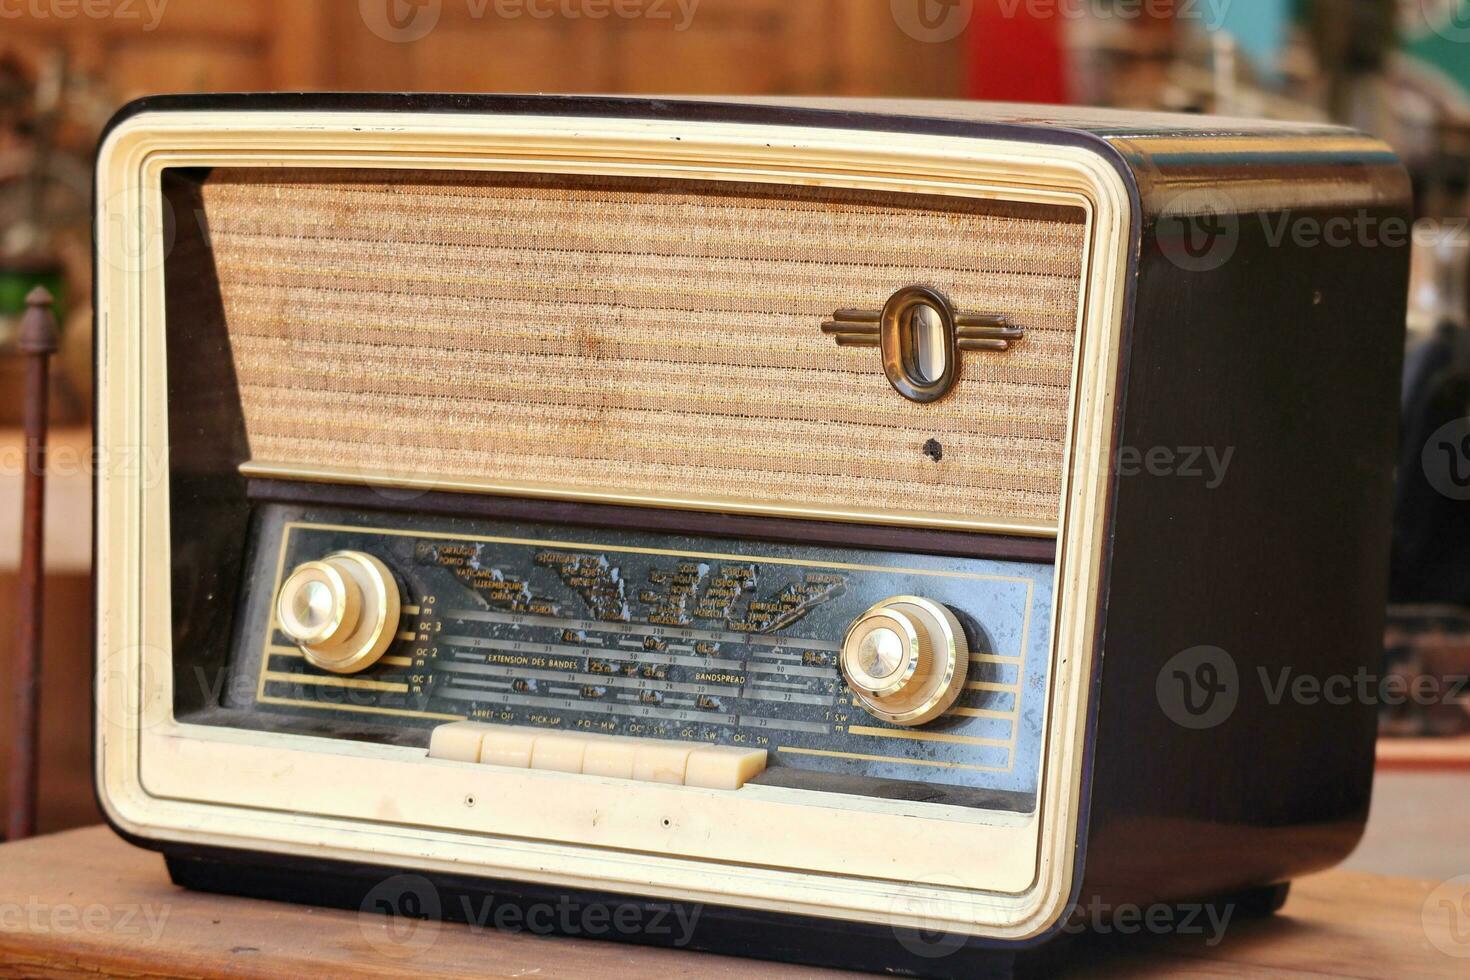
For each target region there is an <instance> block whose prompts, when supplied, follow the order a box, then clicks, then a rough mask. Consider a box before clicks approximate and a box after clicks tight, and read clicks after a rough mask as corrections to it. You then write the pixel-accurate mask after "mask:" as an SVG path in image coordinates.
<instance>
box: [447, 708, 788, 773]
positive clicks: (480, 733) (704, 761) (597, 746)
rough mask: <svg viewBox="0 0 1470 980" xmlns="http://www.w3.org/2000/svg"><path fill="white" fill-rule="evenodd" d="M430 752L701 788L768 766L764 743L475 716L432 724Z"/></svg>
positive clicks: (451, 757) (466, 759) (453, 758)
mask: <svg viewBox="0 0 1470 980" xmlns="http://www.w3.org/2000/svg"><path fill="white" fill-rule="evenodd" d="M429 758H431V759H446V760H449V761H453V762H478V763H481V764H483V765H494V766H508V767H510V768H514V769H538V770H542V771H545V772H571V773H580V774H582V775H584V776H608V777H612V778H614V779H634V780H638V781H640V782H649V783H666V784H668V785H671V786H697V787H700V788H702V789H739V788H740V787H742V786H744V785H745V784H746V783H747V782H749V781H750V780H751V779H754V778H755V777H756V776H758V775H760V774H761V773H762V772H764V771H765V768H766V750H765V749H742V748H740V747H738V746H731V745H688V744H685V743H683V742H667V741H663V740H661V739H653V738H622V737H618V736H612V735H582V734H579V733H575V732H548V731H543V730H541V729H536V728H513V727H508V726H502V725H485V724H481V723H480V722H474V721H456V722H451V723H449V724H447V725H440V726H439V727H438V728H436V729H434V732H433V734H432V735H431V736H430V738H429Z"/></svg>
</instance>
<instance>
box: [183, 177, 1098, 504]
mask: <svg viewBox="0 0 1470 980" xmlns="http://www.w3.org/2000/svg"><path fill="white" fill-rule="evenodd" d="M203 201H204V210H205V217H206V220H207V222H208V233H209V239H210V243H211V246H212V254H213V257H214V262H215V266H216V274H217V276H218V283H219V294H220V295H219V302H220V303H221V304H222V307H223V313H224V317H225V320H226V323H227V325H228V334H229V343H230V347H231V351H232V356H233V359H234V364H235V370H236V375H237V380H238V384H239V388H240V393H241V399H242V402H243V407H244V418H245V427H246V433H247V436H248V439H249V443H250V451H251V455H252V458H253V460H254V461H256V462H267V463H284V464H298V465H310V466H325V467H332V468H350V469H356V470H358V471H373V472H379V473H386V474H407V475H423V474H446V475H453V476H458V477H465V478H484V479H489V480H494V481H496V482H502V483H504V482H513V483H530V484H540V485H547V484H550V485H556V486H564V487H568V488H572V489H576V490H603V489H614V490H619V491H631V492H637V493H644V494H650V495H655V496H661V497H669V498H675V499H685V498H690V497H717V498H734V499H740V500H745V501H752V502H762V503H774V504H777V505H781V506H818V507H825V508H843V509H857V510H862V511H867V512H882V513H888V514H918V513H923V514H933V515H940V516H943V517H952V518H959V519H968V518H975V517H981V516H984V517H996V518H1006V519H1019V520H1029V521H1041V522H1046V521H1052V520H1054V519H1055V518H1056V515H1057V510H1058V501H1059V494H1060V487H1061V482H1062V473H1061V467H1062V455H1063V442H1064V436H1065V428H1066V423H1067V415H1068V407H1069V401H1070V399H1069V394H1070V383H1071V372H1072V360H1073V350H1074V342H1075V328H1076V319H1077V307H1078V303H1079V297H1080V290H1081V285H1080V284H1081V276H1082V261H1083V252H1084V238H1085V233H1086V229H1085V224H1084V216H1083V213H1082V212H1081V210H1080V209H1075V208H1061V207H1050V206H1040V205H1015V204H1005V203H998V202H987V201H981V200H974V199H969V198H958V197H940V196H924V197H919V196H914V195H899V194H893V193H881V192H873V191H861V190H846V189H831V188H807V187H793V186H782V185H759V184H731V183H722V182H690V181H677V180H657V179H636V178H627V179H623V178H607V177H568V176H564V175H554V176H548V175H520V174H511V175H506V174H475V173H463V172H453V173H446V172H414V171H384V172H378V171H349V172H333V171H321V170H315V171H313V170H269V169H239V170H218V171H216V172H214V173H213V174H212V175H211V176H210V178H209V179H208V181H207V182H206V184H205V187H204V189H203ZM913 283H926V284H929V285H933V286H936V287H938V288H939V289H941V290H942V291H944V292H945V293H947V294H948V295H949V296H950V298H951V299H952V300H953V301H954V303H955V305H956V307H957V308H959V309H961V310H966V311H977V312H980V311H984V312H1000V313H1006V314H1009V315H1011V316H1012V317H1014V318H1015V319H1016V321H1017V322H1018V323H1020V324H1021V325H1022V326H1023V327H1025V328H1026V331H1027V335H1026V338H1025V340H1024V341H1022V342H1021V343H1019V344H1018V345H1016V346H1015V347H1013V349H1012V350H1010V351H1009V352H1005V353H967V354H965V355H964V365H963V375H962V380H961V381H960V383H959V385H958V386H957V388H956V390H955V391H954V392H953V393H952V394H951V395H950V396H948V397H947V398H945V399H943V400H941V401H939V402H937V403H934V404H930V405H916V404H913V403H911V402H908V401H906V400H905V399H904V398H902V397H900V396H899V395H898V394H897V393H896V392H894V391H893V390H892V388H890V387H889V385H888V382H887V380H886V379H885V377H884V375H883V371H882V368H881V366H880V364H879V358H878V352H877V350H876V349H873V348H839V347H837V346H836V345H835V344H834V343H833V342H832V340H831V338H829V337H826V336H824V335H823V334H822V333H821V332H820V329H819V328H820V324H821V321H822V320H823V319H824V318H826V317H828V316H829V315H830V314H831V313H832V311H833V310H835V309H837V308H839V307H864V308H871V309H878V308H881V307H882V305H883V303H884V301H885V300H886V299H887V297H888V296H889V295H890V294H891V293H892V292H893V291H894V290H896V289H898V288H900V287H903V286H906V285H910V284H913ZM931 439H933V440H937V441H938V442H939V443H940V444H941V445H942V447H943V458H942V459H941V460H940V461H938V462H935V461H933V460H931V459H930V458H929V457H928V456H926V455H925V453H924V447H925V444H926V443H927V442H929V440H931Z"/></svg>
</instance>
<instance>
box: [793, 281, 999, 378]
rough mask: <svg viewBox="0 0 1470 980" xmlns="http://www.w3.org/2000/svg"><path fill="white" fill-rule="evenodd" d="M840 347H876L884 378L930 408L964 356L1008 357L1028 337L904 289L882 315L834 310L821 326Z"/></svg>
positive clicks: (927, 293)
mask: <svg viewBox="0 0 1470 980" xmlns="http://www.w3.org/2000/svg"><path fill="white" fill-rule="evenodd" d="M822 332H823V333H825V334H830V335H831V336H832V337H833V338H834V339H836V341H837V343H838V344H839V345H840V346H842V347H877V348H879V349H880V350H881V351H882V357H883V373H884V374H886V375H887V376H888V381H889V383H890V384H892V385H893V387H894V389H895V390H896V391H897V392H898V393H899V394H900V395H903V396H904V397H905V398H907V399H909V400H910V401H916V402H932V401H937V400H938V399H940V398H943V397H944V396H945V395H947V394H949V392H950V390H951V389H952V388H954V386H955V382H957V381H958V380H959V376H960V355H961V354H962V353H964V352H965V351H1006V350H1010V347H1011V344H1013V343H1015V342H1016V341H1018V340H1021V339H1022V338H1023V337H1024V336H1025V335H1026V331H1025V330H1023V329H1022V328H1021V327H1018V326H1016V325H1015V324H1014V323H1012V322H1011V320H1010V318H1008V317H1005V316H1002V315H1000V314H998V313H956V312H955V309H954V305H953V304H952V303H950V301H949V297H947V296H945V295H944V294H943V293H941V292H940V291H939V290H937V289H932V288H930V287H929V286H905V287H904V288H903V289H900V290H899V291H898V292H896V293H894V294H893V295H892V296H890V297H889V298H888V302H887V303H886V304H884V306H883V309H881V310H850V309H845V310H838V311H837V312H835V313H833V314H832V319H830V320H828V321H827V322H825V323H823V324H822Z"/></svg>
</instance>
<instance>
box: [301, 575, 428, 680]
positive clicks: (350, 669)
mask: <svg viewBox="0 0 1470 980" xmlns="http://www.w3.org/2000/svg"><path fill="white" fill-rule="evenodd" d="M400 608H401V607H400V604H399V597H398V582H397V580H395V579H394V578H393V573H392V572H391V571H389V570H388V566H387V565H384V564H383V563H382V561H380V560H379V559H377V558H374V557H373V556H372V555H369V554H366V553H364V552H361V551H339V552H337V553H335V554H331V555H328V556H327V557H325V558H323V559H322V560H321V561H309V562H306V563H305V564H303V565H298V566H297V567H296V569H295V570H294V571H292V572H291V575H290V577H289V578H287V579H286V582H285V584H284V585H282V586H281V593H280V595H279V596H277V597H276V622H277V623H279V624H280V627H281V632H282V633H285V634H286V636H288V637H290V639H291V642H293V643H295V644H296V645H297V646H298V647H299V648H300V649H301V652H302V653H303V654H304V655H305V656H306V659H307V661H308V662H309V663H311V664H312V665H313V666H316V667H320V668H322V669H323V670H330V671H332V672H333V673H337V674H355V673H357V672H358V671H362V670H367V669H368V668H369V667H371V666H372V665H373V664H375V663H377V662H378V658H379V657H381V656H382V655H383V653H384V651H386V650H387V649H388V646H389V644H391V643H392V642H393V637H394V635H395V634H396V633H397V632H398V619H399V614H400Z"/></svg>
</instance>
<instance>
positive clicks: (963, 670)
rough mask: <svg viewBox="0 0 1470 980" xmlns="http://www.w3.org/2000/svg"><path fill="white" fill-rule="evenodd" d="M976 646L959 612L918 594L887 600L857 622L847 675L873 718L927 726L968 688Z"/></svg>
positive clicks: (848, 642)
mask: <svg viewBox="0 0 1470 980" xmlns="http://www.w3.org/2000/svg"><path fill="white" fill-rule="evenodd" d="M969 667H970V647H969V644H968V643H967V642H966V641H965V631H964V629H963V628H961V626H960V621H959V620H958V619H956V618H955V615H954V613H952V612H950V611H949V610H948V609H947V608H945V607H944V606H942V605H940V604H939V603H937V602H930V601H929V600H928V599H921V598H919V597H918V596H894V597H893V598H892V599H885V600H883V601H882V602H880V603H878V604H877V605H876V606H874V607H873V608H871V609H869V610H868V611H867V612H865V613H863V614H862V615H861V616H859V617H858V618H857V620H856V621H854V622H853V624H852V626H851V627H850V628H849V629H848V631H847V637H846V639H844V640H843V642H842V676H843V677H845V678H847V685H848V687H850V688H851V689H852V693H853V696H854V697H856V698H857V701H858V703H859V704H861V705H862V706H863V708H864V709H865V710H866V711H867V712H868V713H869V714H871V715H873V716H874V717H876V718H881V719H883V720H884V721H888V722H892V723H893V724H895V725H922V724H924V723H925V722H929V721H933V720H934V719H935V718H938V717H939V716H940V715H942V714H944V713H945V712H946V711H948V710H949V707H950V705H952V704H954V702H955V698H957V697H959V695H960V691H961V690H963V689H964V686H965V675H966V674H967V673H968V671H969Z"/></svg>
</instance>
